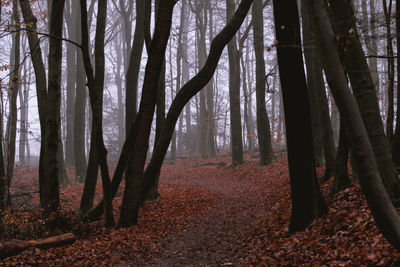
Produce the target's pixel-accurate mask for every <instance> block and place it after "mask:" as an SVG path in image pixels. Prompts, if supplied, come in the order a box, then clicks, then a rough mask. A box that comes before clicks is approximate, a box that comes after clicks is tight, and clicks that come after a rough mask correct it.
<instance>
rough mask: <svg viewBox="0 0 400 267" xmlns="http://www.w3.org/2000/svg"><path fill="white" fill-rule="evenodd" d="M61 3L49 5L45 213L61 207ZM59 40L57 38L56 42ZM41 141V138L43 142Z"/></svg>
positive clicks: (42, 198) (62, 8)
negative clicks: (59, 179) (49, 36)
mask: <svg viewBox="0 0 400 267" xmlns="http://www.w3.org/2000/svg"><path fill="white" fill-rule="evenodd" d="M64 1H65V0H60V1H52V5H51V19H50V34H51V35H52V36H56V37H55V38H50V50H49V71H48V77H49V78H48V87H47V99H46V125H45V132H44V136H43V135H42V141H41V145H42V146H44V148H43V164H42V165H41V166H39V168H40V167H42V168H43V183H42V185H41V187H42V191H41V193H42V194H41V205H42V207H43V208H44V209H45V210H47V211H54V210H56V209H58V207H59V206H60V193H59V181H58V177H59V172H60V169H59V149H60V144H61V142H60V140H61V138H60V120H61V119H60V102H61V59H62V41H61V37H62V25H63V12H64ZM57 37H58V38H57ZM43 137H44V138H43Z"/></svg>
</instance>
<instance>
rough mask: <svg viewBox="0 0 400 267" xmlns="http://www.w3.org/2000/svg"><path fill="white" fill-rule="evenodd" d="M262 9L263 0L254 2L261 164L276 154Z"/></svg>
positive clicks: (268, 161)
mask: <svg viewBox="0 0 400 267" xmlns="http://www.w3.org/2000/svg"><path fill="white" fill-rule="evenodd" d="M262 10H263V8H262V2H261V0H255V1H254V3H253V34H254V50H255V54H256V101H257V133H258V146H259V150H260V165H266V164H269V163H271V162H272V161H273V159H274V155H273V153H272V143H271V131H270V126H269V119H268V114H267V109H266V107H265V61H264V22H263V11H262ZM243 79H245V77H243Z"/></svg>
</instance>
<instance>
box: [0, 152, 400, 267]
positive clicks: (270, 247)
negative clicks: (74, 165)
mask: <svg viewBox="0 0 400 267" xmlns="http://www.w3.org/2000/svg"><path fill="white" fill-rule="evenodd" d="M220 162H225V163H226V166H221V165H223V164H213V165H212V164H207V163H220ZM205 163H206V164H205ZM229 163H230V158H229V157H228V156H220V157H217V158H213V159H211V158H209V159H205V160H201V159H180V160H177V162H176V163H175V164H165V165H164V166H163V169H162V174H161V180H160V193H161V195H162V198H160V199H158V200H155V201H149V202H147V203H145V205H144V207H143V208H142V210H141V214H140V219H139V224H138V225H137V226H132V227H129V228H123V229H115V228H112V229H105V228H104V227H103V225H102V221H99V222H94V223H90V224H83V223H81V222H78V221H77V220H76V219H75V218H76V216H77V213H76V210H77V207H78V206H79V200H80V194H81V192H82V188H83V186H82V185H79V184H74V185H68V186H65V187H63V189H62V192H61V197H62V206H63V211H61V212H60V213H59V214H58V215H57V216H50V218H44V217H43V216H42V215H41V212H40V210H39V209H38V208H37V207H38V205H39V200H38V198H39V197H38V193H37V192H32V193H28V194H24V193H23V192H27V191H28V192H29V191H30V190H31V191H34V189H35V188H37V180H36V178H35V177H36V176H37V175H36V171H37V170H36V169H31V168H26V167H20V168H17V173H16V179H15V181H14V185H13V187H12V194H13V195H15V196H14V197H13V198H12V209H11V210H9V211H7V212H6V214H5V215H4V216H3V222H4V226H3V227H4V228H3V229H2V232H0V234H1V235H0V241H7V240H10V239H12V238H18V239H27V240H29V239H35V238H40V237H47V236H51V235H55V234H61V233H67V232H73V233H75V235H77V236H78V240H77V241H75V242H74V243H73V244H71V245H66V246H62V247H59V248H51V249H47V250H45V249H38V248H35V249H30V250H26V251H24V252H22V253H21V254H19V255H17V256H13V257H8V258H6V259H3V261H2V262H1V261H0V266H9V265H10V266H20V265H43V266H65V265H93V266H99V265H118V266H217V265H220V266H224V265H225V266H230V265H232V266H249V265H264V266H277V265H278V266H279V265H283V266H285V265H297V266H298V265H314V266H324V265H326V266H348V265H353V266H363V265H365V266H367V265H374V266H376V265H382V266H383V265H386V266H387V265H399V264H400V254H399V253H397V252H396V251H395V250H394V249H393V248H392V247H391V246H390V245H389V244H388V243H387V242H386V241H385V239H384V238H383V237H382V235H381V234H380V233H379V231H378V230H377V228H376V226H375V223H374V222H373V219H372V216H371V213H370V211H369V209H368V207H367V205H366V202H365V199H364V197H363V196H362V194H361V190H360V188H359V187H358V186H357V185H354V186H353V187H352V188H349V189H346V190H344V191H342V192H340V193H338V194H336V195H333V196H330V195H329V187H330V184H331V182H330V183H327V184H325V185H323V186H322V191H323V193H324V196H325V199H326V201H327V202H328V205H329V207H330V210H329V214H328V215H326V216H325V217H323V218H320V219H318V220H316V221H315V222H314V223H312V224H311V225H310V226H309V227H308V228H307V229H306V230H305V231H303V232H299V233H296V234H293V235H288V234H287V230H288V223H289V219H290V207H291V205H290V186H289V175H288V167H287V159H285V158H280V159H278V160H277V161H275V162H274V163H273V164H271V165H269V166H264V167H262V166H259V165H258V164H257V161H256V159H254V158H251V157H249V156H247V158H246V163H245V164H243V165H242V166H239V167H236V168H231V167H229ZM322 172H323V168H320V169H319V170H318V173H319V175H321V174H322ZM71 176H72V175H71ZM98 188H99V189H98V191H97V193H96V201H98V200H99V198H100V197H101V185H100V184H98ZM121 198H122V189H120V193H118V194H117V197H116V200H115V201H114V207H115V209H114V210H115V215H116V218H117V215H118V212H119V209H118V207H119V205H120V203H121Z"/></svg>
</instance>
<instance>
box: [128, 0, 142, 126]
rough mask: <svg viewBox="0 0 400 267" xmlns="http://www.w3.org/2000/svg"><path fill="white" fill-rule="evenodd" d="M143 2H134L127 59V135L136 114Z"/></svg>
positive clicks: (140, 0) (137, 0)
mask: <svg viewBox="0 0 400 267" xmlns="http://www.w3.org/2000/svg"><path fill="white" fill-rule="evenodd" d="M144 11H145V1H144V0H136V26H135V34H134V37H133V43H132V51H131V53H130V57H129V65H128V69H127V72H126V97H125V105H126V113H125V120H126V124H125V130H126V133H127V134H128V132H129V130H130V127H131V126H132V123H133V121H134V119H135V117H136V113H137V94H138V81H139V71H140V62H141V59H142V51H143V46H144V34H145V31H144V19H145V15H144Z"/></svg>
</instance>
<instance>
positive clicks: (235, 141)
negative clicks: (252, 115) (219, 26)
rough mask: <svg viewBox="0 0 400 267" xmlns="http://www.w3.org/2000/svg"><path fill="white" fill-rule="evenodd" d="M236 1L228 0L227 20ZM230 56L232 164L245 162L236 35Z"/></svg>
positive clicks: (230, 45)
mask: <svg viewBox="0 0 400 267" xmlns="http://www.w3.org/2000/svg"><path fill="white" fill-rule="evenodd" d="M234 10H235V2H234V1H233V0H226V20H227V22H229V20H230V19H231V18H232V16H233V13H234ZM228 56H229V104H230V113H231V116H230V122H231V150H232V166H237V165H240V164H242V163H243V143H242V121H241V118H240V55H239V51H238V49H237V44H236V37H235V36H233V37H232V40H231V41H230V42H229V44H228Z"/></svg>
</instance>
